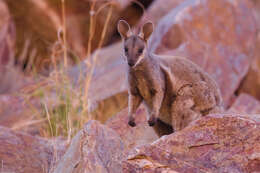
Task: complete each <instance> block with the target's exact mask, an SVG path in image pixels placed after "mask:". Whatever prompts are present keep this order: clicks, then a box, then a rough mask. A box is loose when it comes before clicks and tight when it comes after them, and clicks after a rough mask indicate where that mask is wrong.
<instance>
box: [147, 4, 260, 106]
mask: <svg viewBox="0 0 260 173" xmlns="http://www.w3.org/2000/svg"><path fill="white" fill-rule="evenodd" d="M223 7H225V8H223ZM251 7H252V6H251V3H250V2H249V1H247V0H233V1H229V0H217V1H212V0H203V1H201V0H185V1H183V3H181V4H180V5H178V6H177V7H176V8H174V9H172V10H171V11H170V12H169V13H168V14H167V15H166V16H164V17H163V18H162V19H161V20H160V21H159V23H158V25H157V27H156V29H155V32H154V33H153V35H152V38H151V40H150V44H151V46H150V47H151V50H152V52H154V53H158V54H167V55H175V56H176V55H177V56H183V57H187V58H189V59H191V60H192V61H193V62H195V63H196V64H198V65H200V66H201V67H202V68H203V69H204V70H205V71H207V72H208V73H209V74H210V75H211V76H212V77H213V78H214V79H215V80H216V81H217V83H218V84H219V86H220V89H221V92H222V95H223V99H224V102H225V105H226V106H227V105H230V99H231V98H232V96H233V94H234V92H235V91H236V90H237V88H238V86H239V84H240V82H241V80H242V79H243V78H244V77H245V75H246V73H247V71H248V69H249V66H250V61H251V59H252V57H253V55H254V49H255V44H256V25H255V20H254V17H253V14H252V9H251Z"/></svg>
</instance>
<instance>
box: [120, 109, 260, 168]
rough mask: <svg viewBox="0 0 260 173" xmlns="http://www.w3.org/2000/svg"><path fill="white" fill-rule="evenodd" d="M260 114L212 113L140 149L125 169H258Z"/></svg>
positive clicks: (128, 161)
mask: <svg viewBox="0 0 260 173" xmlns="http://www.w3.org/2000/svg"><path fill="white" fill-rule="evenodd" d="M259 120H260V117H258V118H252V117H251V116H250V115H246V114H244V115H233V114H225V115H221V114H219V115H209V116H206V117H203V118H201V119H199V120H197V121H196V122H194V123H193V124H191V125H190V126H188V127H187V128H185V129H183V130H182V131H180V132H177V133H174V134H172V135H168V136H164V137H162V138H161V139H159V140H157V141H156V142H154V143H152V144H150V145H146V146H143V147H140V148H137V149H136V151H135V152H133V154H132V155H130V156H129V157H128V159H127V160H126V161H124V162H123V170H124V172H131V173H134V172H140V173H141V172H163V171H176V172H216V173H217V172H237V173H240V172H241V173H242V172H258V171H260V157H259V152H260V133H259V131H260V121H259Z"/></svg>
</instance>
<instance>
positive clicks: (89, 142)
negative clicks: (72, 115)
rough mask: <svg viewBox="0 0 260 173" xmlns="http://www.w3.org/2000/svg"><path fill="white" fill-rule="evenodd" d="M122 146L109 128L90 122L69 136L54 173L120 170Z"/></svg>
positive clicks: (91, 172) (92, 172)
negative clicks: (68, 144)
mask: <svg viewBox="0 0 260 173" xmlns="http://www.w3.org/2000/svg"><path fill="white" fill-rule="evenodd" d="M123 152H124V145H123V143H122V141H121V139H120V137H119V136H118V134H116V133H115V132H114V131H113V130H112V129H110V128H108V127H106V126H104V125H101V124H100V123H99V122H97V121H89V122H88V123H87V124H86V125H85V127H84V128H83V129H82V130H81V131H80V132H78V134H77V135H76V136H75V137H74V138H73V139H72V142H71V145H70V147H69V148H68V150H67V152H66V153H65V155H64V157H63V158H62V159H61V160H60V161H59V163H58V164H57V167H56V168H55V169H54V171H53V172H54V173H60V172H63V173H72V172H78V173H81V172H89V173H96V172H102V173H107V172H118V173H119V172H122V166H121V160H122V159H123V157H124V153H123Z"/></svg>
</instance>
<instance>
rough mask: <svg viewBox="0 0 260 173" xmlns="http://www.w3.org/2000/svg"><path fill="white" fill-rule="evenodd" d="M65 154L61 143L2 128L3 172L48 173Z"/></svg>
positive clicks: (0, 139) (0, 128) (0, 145)
mask: <svg viewBox="0 0 260 173" xmlns="http://www.w3.org/2000/svg"><path fill="white" fill-rule="evenodd" d="M64 152H65V145H61V142H57V143H55V142H51V141H48V140H45V139H42V138H38V137H33V136H30V135H26V134H23V133H18V132H13V131H11V130H10V129H7V128H4V127H0V158H1V172H17V173H28V172H39V173H46V172H48V171H49V170H50V169H51V168H52V166H53V165H54V164H55V163H56V161H57V160H59V159H60V157H61V156H62V155H63V154H64Z"/></svg>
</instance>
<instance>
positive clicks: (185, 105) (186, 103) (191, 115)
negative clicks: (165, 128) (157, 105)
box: [171, 86, 201, 131]
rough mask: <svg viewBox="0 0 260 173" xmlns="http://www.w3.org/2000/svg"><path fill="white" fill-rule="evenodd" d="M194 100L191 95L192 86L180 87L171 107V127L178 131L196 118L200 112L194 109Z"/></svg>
mask: <svg viewBox="0 0 260 173" xmlns="http://www.w3.org/2000/svg"><path fill="white" fill-rule="evenodd" d="M195 106H196V105H195V102H194V98H193V95H192V87H191V86H187V87H184V88H182V90H181V91H180V92H179V93H178V96H177V98H176V100H175V101H174V102H173V104H172V107H171V114H172V127H173V129H174V131H179V130H182V129H183V128H185V127H186V126H188V124H189V123H190V122H192V121H194V120H196V119H198V118H199V117H200V116H201V114H200V112H197V111H195V110H194V108H195Z"/></svg>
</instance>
